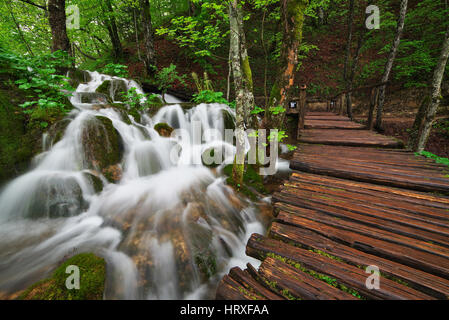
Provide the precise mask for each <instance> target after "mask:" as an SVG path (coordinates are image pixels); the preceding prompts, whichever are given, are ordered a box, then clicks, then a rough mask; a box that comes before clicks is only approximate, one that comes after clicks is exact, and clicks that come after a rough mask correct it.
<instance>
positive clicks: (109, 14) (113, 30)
mask: <svg viewBox="0 0 449 320" xmlns="http://www.w3.org/2000/svg"><path fill="white" fill-rule="evenodd" d="M101 3H102V5H101V7H102V10H103V14H104V16H105V24H106V29H107V30H108V34H109V38H110V39H111V43H112V50H113V53H114V58H115V61H118V60H119V59H120V58H121V57H122V56H123V47H122V44H121V42H120V36H119V33H118V28H117V22H116V20H115V13H114V8H113V6H112V2H111V0H105V1H101Z"/></svg>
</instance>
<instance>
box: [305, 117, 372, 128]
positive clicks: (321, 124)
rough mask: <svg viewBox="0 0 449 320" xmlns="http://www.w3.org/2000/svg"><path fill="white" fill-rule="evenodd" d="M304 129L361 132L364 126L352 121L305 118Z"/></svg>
mask: <svg viewBox="0 0 449 320" xmlns="http://www.w3.org/2000/svg"><path fill="white" fill-rule="evenodd" d="M304 128H305V129H347V130H361V129H364V126H363V125H361V124H359V123H355V122H352V121H338V120H335V121H332V120H330V121H329V120H321V119H320V120H314V119H308V118H306V121H305V125H304Z"/></svg>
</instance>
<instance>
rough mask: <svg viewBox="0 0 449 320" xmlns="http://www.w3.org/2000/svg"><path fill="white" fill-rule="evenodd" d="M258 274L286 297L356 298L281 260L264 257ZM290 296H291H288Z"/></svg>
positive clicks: (314, 298)
mask: <svg viewBox="0 0 449 320" xmlns="http://www.w3.org/2000/svg"><path fill="white" fill-rule="evenodd" d="M259 274H260V276H261V277H262V278H263V279H265V280H266V282H268V283H270V284H271V285H272V286H274V287H276V288H277V290H278V291H279V292H281V293H282V292H285V295H286V296H287V297H288V298H291V297H293V298H296V299H301V300H358V299H357V298H356V297H354V296H353V295H350V294H348V293H346V292H344V291H341V290H339V289H337V288H335V287H333V286H331V285H329V284H327V283H326V282H324V281H321V280H319V279H316V278H314V277H312V276H310V275H308V274H307V273H305V272H302V271H300V270H299V269H296V268H294V267H292V266H290V265H288V264H286V263H284V262H282V261H279V260H277V259H274V258H270V257H268V258H266V259H265V260H264V262H263V263H262V265H261V266H260V268H259ZM290 296H291V297H290Z"/></svg>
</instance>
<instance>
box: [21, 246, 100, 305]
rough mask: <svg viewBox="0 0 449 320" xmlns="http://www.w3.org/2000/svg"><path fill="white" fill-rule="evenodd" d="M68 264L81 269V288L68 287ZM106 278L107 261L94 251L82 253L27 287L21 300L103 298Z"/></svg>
mask: <svg viewBox="0 0 449 320" xmlns="http://www.w3.org/2000/svg"><path fill="white" fill-rule="evenodd" d="M68 266H77V267H78V268H79V271H80V287H79V289H68V288H67V286H66V280H67V278H68V277H69V276H70V273H66V270H67V267H68ZM105 280H106V262H105V260H104V259H103V258H99V257H97V256H95V255H94V254H92V253H82V254H79V255H76V256H74V257H72V258H70V259H68V260H67V261H65V262H64V263H63V264H62V265H61V266H60V267H58V268H57V269H56V270H55V271H54V273H53V274H52V276H51V277H50V278H48V279H45V280H42V281H39V282H37V283H35V284H34V285H32V286H31V287H29V288H28V289H26V290H25V291H24V292H23V293H22V294H21V295H20V296H19V298H18V299H19V300H102V299H103V293H104V286H105Z"/></svg>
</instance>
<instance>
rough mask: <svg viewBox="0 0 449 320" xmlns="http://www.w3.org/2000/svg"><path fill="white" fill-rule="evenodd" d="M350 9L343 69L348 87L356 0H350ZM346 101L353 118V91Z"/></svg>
mask: <svg viewBox="0 0 449 320" xmlns="http://www.w3.org/2000/svg"><path fill="white" fill-rule="evenodd" d="M348 5H349V10H348V37H347V40H346V50H345V66H344V69H343V81H344V82H345V86H346V89H347V90H349V89H350V88H349V87H350V83H349V82H350V81H349V74H348V73H349V63H350V62H349V61H350V58H351V46H352V29H353V24H354V8H355V6H354V0H349V4H348ZM346 103H347V107H346V109H347V113H348V117H350V118H351V119H352V101H351V93H350V92H348V93H346Z"/></svg>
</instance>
